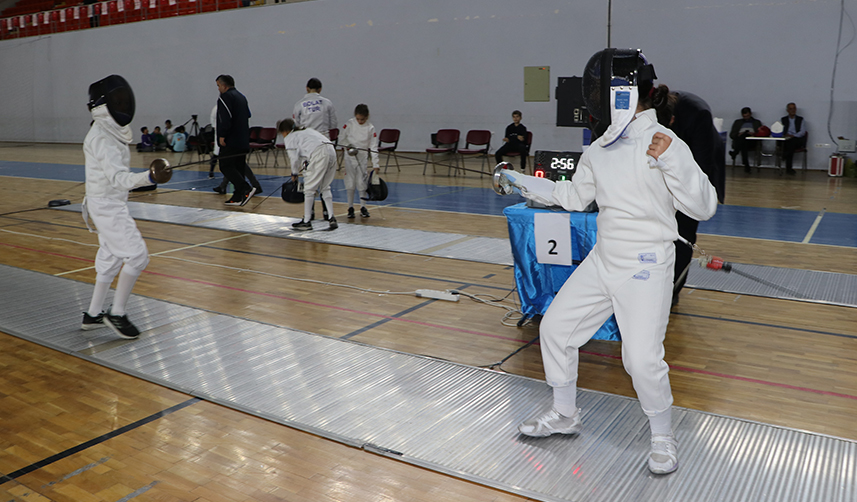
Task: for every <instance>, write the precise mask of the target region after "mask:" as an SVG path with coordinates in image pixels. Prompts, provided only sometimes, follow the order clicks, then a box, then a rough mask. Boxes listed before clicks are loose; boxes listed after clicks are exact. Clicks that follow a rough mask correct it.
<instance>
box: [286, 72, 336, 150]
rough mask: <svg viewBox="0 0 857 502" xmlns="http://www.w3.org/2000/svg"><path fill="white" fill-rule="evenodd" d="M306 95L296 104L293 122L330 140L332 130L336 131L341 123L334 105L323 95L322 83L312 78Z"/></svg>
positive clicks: (308, 83)
mask: <svg viewBox="0 0 857 502" xmlns="http://www.w3.org/2000/svg"><path fill="white" fill-rule="evenodd" d="M306 92H307V93H306V95H305V96H304V97H303V98H301V100H300V101H298V102H297V103H295V107H294V111H293V113H292V120H294V121H295V124H297V127H299V128H300V127H303V128H306V129H315V130H316V131H318V132H320V133H321V134H322V135H324V137H325V138H327V139H330V130H331V129H335V128H336V127H337V126H338V125H339V122H337V121H336V109H334V107H333V103H331V101H330V100H329V99H327V98H325V97H323V96H322V95H321V94H319V93H320V92H321V81H320V80H319V79H317V78H311V79H309V81H308V82H307V85H306Z"/></svg>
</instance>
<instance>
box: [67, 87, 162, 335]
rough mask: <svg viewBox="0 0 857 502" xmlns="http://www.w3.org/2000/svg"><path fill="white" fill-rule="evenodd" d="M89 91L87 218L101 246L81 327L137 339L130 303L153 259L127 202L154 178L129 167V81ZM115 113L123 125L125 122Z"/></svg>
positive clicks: (132, 111)
mask: <svg viewBox="0 0 857 502" xmlns="http://www.w3.org/2000/svg"><path fill="white" fill-rule="evenodd" d="M89 92H90V103H89V106H90V111H91V113H92V120H93V122H92V126H91V127H90V129H89V133H88V134H87V135H86V139H84V141H83V153H84V157H85V164H86V198H85V199H84V201H83V208H82V209H83V211H82V212H83V219H84V221H86V224H87V227H89V221H88V218H91V219H92V222H93V223H95V228H96V229H97V230H96V232H97V233H98V244H99V248H98V254H96V256H95V271H96V276H95V290H94V291H93V293H92V300H91V301H90V305H89V310H87V311H86V312H84V313H83V323H82V324H81V329H85V330H89V329H95V328H99V327H102V326H104V325H105V324H107V325H108V326H109V327H110V328H112V329H113V331H115V332H116V334H117V335H119V336H121V337H122V338H127V339H134V338H137V337H138V336H139V335H140V332H139V331H138V330H137V328H136V327H135V326H134V325H133V324H131V322H130V321H129V320H128V316H127V315H126V314H125V305H126V303H127V301H128V298H129V297H130V296H131V289H132V288H133V287H134V283H135V282H136V281H137V277H138V276H139V275H140V274H141V273H142V272H143V270H144V269H145V268H146V265H148V263H149V251H148V249H147V248H146V243H145V242H144V241H143V236H142V235H140V231H139V230H137V225H136V223H134V219H133V218H131V215H130V214H129V212H128V206H127V204H126V203H127V201H128V192H129V191H130V190H132V189H134V188H137V187H140V186H145V185H151V184H153V183H155V181H154V180H153V179H152V178H151V176H150V174H149V171H145V172H142V173H132V172H131V169H130V168H129V164H130V161H131V152H130V150H129V148H128V144H129V143H131V142H132V140H133V137H132V133H131V129H130V128H129V127H128V123H130V121H131V118H132V117H133V115H134V98H133V93H132V92H131V88H130V87H129V86H128V85H127V82H125V79H123V78H122V77H119V76H117V75H111V76H110V77H107V78H106V79H104V80H101V81H99V82H96V83H94V84H92V86H90V91H89ZM129 95H130V98H129V97H128V96H129ZM129 102H130V110H129V109H128V108H129V105H128V103H129ZM123 106H124V107H125V110H124V112H123V111H121V108H122V107H123ZM108 107H111V108H112V109H108ZM116 117H120V120H121V121H122V122H124V124H121V125H120V123H119V122H117V119H116ZM90 231H92V230H91V229H90ZM120 270H121V271H120ZM117 274H118V275H119V280H118V281H117V283H116V294H115V295H114V297H113V305H112V306H111V307H110V310H109V311H108V312H103V311H102V308H103V305H104V300H105V298H106V297H107V291H108V290H109V289H110V284H111V283H112V282H113V278H114V277H116V275H117Z"/></svg>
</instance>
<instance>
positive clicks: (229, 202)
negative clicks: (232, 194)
mask: <svg viewBox="0 0 857 502" xmlns="http://www.w3.org/2000/svg"><path fill="white" fill-rule="evenodd" d="M224 204H226V205H227V206H241V205H243V204H241V201H240V200H235V199H229V200H227V201H226V202H224Z"/></svg>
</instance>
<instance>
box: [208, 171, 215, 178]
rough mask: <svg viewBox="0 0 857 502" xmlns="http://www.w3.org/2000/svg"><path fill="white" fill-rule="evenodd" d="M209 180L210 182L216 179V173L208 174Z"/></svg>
mask: <svg viewBox="0 0 857 502" xmlns="http://www.w3.org/2000/svg"><path fill="white" fill-rule="evenodd" d="M208 179H210V180H213V179H214V172H213V171H212V172H209V173H208Z"/></svg>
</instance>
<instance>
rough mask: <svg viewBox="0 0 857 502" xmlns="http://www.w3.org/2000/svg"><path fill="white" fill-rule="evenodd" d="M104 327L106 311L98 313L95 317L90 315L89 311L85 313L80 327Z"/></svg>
mask: <svg viewBox="0 0 857 502" xmlns="http://www.w3.org/2000/svg"><path fill="white" fill-rule="evenodd" d="M103 327H104V312H102V313H100V314H98V315H97V316H95V317H92V316H91V315H89V312H84V313H83V322H82V323H80V329H82V330H87V331H88V330H90V329H98V328H103Z"/></svg>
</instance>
